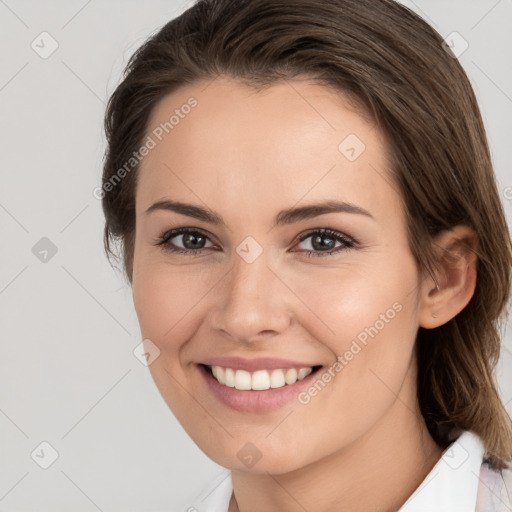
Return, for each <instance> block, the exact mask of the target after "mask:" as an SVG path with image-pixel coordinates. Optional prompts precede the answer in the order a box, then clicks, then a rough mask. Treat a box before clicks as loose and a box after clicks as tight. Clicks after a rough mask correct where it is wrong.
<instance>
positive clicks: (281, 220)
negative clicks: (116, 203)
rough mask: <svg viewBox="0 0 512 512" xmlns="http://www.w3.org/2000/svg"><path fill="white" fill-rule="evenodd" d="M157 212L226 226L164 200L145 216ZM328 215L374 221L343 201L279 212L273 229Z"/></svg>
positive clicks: (206, 212) (204, 212)
mask: <svg viewBox="0 0 512 512" xmlns="http://www.w3.org/2000/svg"><path fill="white" fill-rule="evenodd" d="M157 210H165V211H172V212H175V213H179V214H181V215H186V216H187V217H192V218H194V219H198V220H202V221H204V222H208V223H210V224H214V225H222V226H226V223H225V222H224V220H223V219H222V217H221V216H220V215H218V214H217V213H215V212H213V211H212V210H210V209H209V208H203V207H202V206H196V205H193V204H188V203H182V202H179V201H171V200H169V199H164V200H161V201H157V202H156V203H154V204H152V205H151V206H150V207H149V208H148V209H147V210H146V212H145V214H146V215H147V214H149V213H151V212H154V211H157ZM328 213H351V214H357V215H364V216H366V217H369V218H371V219H374V217H373V215H372V214H371V213H370V212H369V211H367V210H365V209H363V208H361V207H360V206H357V205H354V204H351V203H347V202H345V201H326V202H324V203H317V204H311V205H306V206H299V207H293V208H287V209H285V210H281V211H280V212H279V213H278V214H277V215H276V217H275V219H274V226H273V227H277V226H283V225H288V224H294V223H296V222H299V221H301V220H306V219H311V218H315V217H318V216H320V215H325V214H328ZM374 220H375V219H374Z"/></svg>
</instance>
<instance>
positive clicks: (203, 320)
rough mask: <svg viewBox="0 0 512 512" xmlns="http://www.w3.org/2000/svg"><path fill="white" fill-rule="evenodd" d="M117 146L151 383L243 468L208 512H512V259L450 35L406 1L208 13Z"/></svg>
mask: <svg viewBox="0 0 512 512" xmlns="http://www.w3.org/2000/svg"><path fill="white" fill-rule="evenodd" d="M105 128H106V134H107V142H108V148H107V153H106V158H105V163H104V174H103V186H102V196H103V198H102V201H103V209H104V213H105V217H106V225H105V247H106V250H107V254H109V255H112V256H115V252H113V251H112V246H111V244H112V243H113V242H116V241H119V242H120V244H121V249H122V258H123V266H124V271H125V275H126V277H127V279H128V281H129V283H130V285H131V286H132V289H133V298H134V304H135V309H136V312H137V316H138V320H139V323H140V327H141V333H142V336H143V338H144V344H145V349H146V354H147V358H148V363H149V368H150V371H151V374H152V376H153V378H154V380H155V383H156V385H157V386H158V388H159V390H160V393H161V394H162V397H163V398H164V400H165V401H166V403H167V404H168V405H169V407H170V409H171V410H172V411H173V413H174V414H175V416H176V417H177V419H178V420H179V421H180V423H181V425H182V426H183V427H184V429H185V430H186V431H187V432H188V434H189V435H190V436H191V438H192V439H193V440H194V442H195V443H196V444H197V445H198V446H199V447H200V448H201V450H203V452H204V453H205V454H206V455H208V456H209V457H210V458H211V459H213V460H214V461H215V462H217V463H218V464H220V465H222V466H224V467H226V468H228V469H229V470H231V471H230V473H229V474H228V478H226V479H225V480H224V481H223V482H222V483H221V484H220V485H219V486H217V487H216V488H215V489H214V490H211V489H209V490H208V491H207V494H208V496H207V497H204V498H203V499H201V500H200V501H199V503H197V504H194V505H191V506H190V507H189V509H188V510H201V511H202V510H209V511H218V512H226V511H229V512H232V511H240V512H254V511H259V510H265V511H295V510H310V511H312V510H314V511H315V512H324V511H332V510H349V511H351V512H358V511H368V510H371V511H374V512H387V511H396V510H400V511H401V512H411V511H416V512H418V511H432V510H436V511H442V510H443V511H444V510H446V511H450V512H453V511H454V510H461V511H462V510H464V511H466V510H467V511H474V510H478V511H483V510H485V511H497V510H510V507H511V504H510V501H509V498H508V497H507V489H506V484H505V482H506V481H507V479H510V470H509V469H508V466H509V464H510V461H511V459H512V428H511V424H510V418H509V417H508V415H507V413H506V411H505V409H504V407H503V404H502V402H501V400H500V397H499V395H498V392H497V388H496V383H495V377H494V368H495V365H496V362H497V360H498V356H499V348H500V339H499V321H500V320H501V319H502V316H503V314H504V312H505V310H506V306H507V301H508V298H509V293H510V275H511V274H510V270H511V262H512V250H511V246H512V244H511V240H510V236H509V232H508V227H507V225H506V221H505V217H504V212H503V209H502V206H501V204H500V198H499V194H498V192H497V188H496V183H495V177H494V173H493V169H492V164H491V160H490V155H489V149H488V144H487V140H486V135H485V130H484V126H483V123H482V119H481V116H480V112H479V108H478V105H477V102H476V99H475V96H474V93H473V90H472V88H471V85H470V83H469V81H468V78H467V76H466V74H465V72H464V70H463V69H462V67H461V65H460V64H459V62H458V61H457V59H456V58H455V56H454V54H453V53H452V52H451V51H450V49H449V47H447V45H446V44H444V42H443V40H442V38H441V37H440V36H439V34H438V33H437V32H435V31H434V30H433V29H432V28H431V27H430V26H429V25H428V24H426V23H425V22H424V21H423V20H422V19H421V18H419V17H418V16H417V15H415V14H414V13H413V12H411V11H410V10H408V9H407V8H405V7H403V6H401V5H399V4H397V3H395V2H393V1H390V0H381V1H379V2H376V1H374V0H372V1H370V0H327V1H322V2H317V1H312V0H298V1H294V2H287V1H284V0H277V1H276V0H257V1H254V0H251V1H249V0H236V1H233V0H202V1H199V2H198V3H196V4H195V5H194V6H192V7H191V8H190V9H189V10H187V11H186V12H185V13H184V14H182V15H181V16H179V17H178V18H176V19H174V20H172V21H170V22H169V23H168V24H167V25H165V26H164V27H163V28H162V29H161V30H160V31H159V32H158V33H156V34H155V35H154V36H152V37H151V38H150V39H149V40H148V41H147V42H146V43H145V44H144V45H143V46H142V47H141V48H139V50H138V51H137V52H136V53H135V54H134V55H133V56H132V58H131V59H130V62H129V63H128V66H127V69H126V73H125V76H124V78H123V81H122V83H121V84H120V85H119V86H118V87H117V89H116V90H115V91H114V93H113V95H112V97H111V98H110V101H109V104H108V108H107V112H106V118H105ZM509 485H510V484H509ZM369 491H370V492H369ZM509 492H510V491H509Z"/></svg>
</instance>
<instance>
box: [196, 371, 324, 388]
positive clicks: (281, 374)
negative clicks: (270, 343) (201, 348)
mask: <svg viewBox="0 0 512 512" xmlns="http://www.w3.org/2000/svg"><path fill="white" fill-rule="evenodd" d="M201 366H203V367H204V368H205V369H206V371H207V372H208V374H209V375H210V376H211V377H212V378H214V379H215V380H216V381H217V382H218V383H219V384H221V385H223V386H226V387H229V388H234V389H237V390H240V391H264V390H268V389H276V388H282V387H285V386H291V385H293V384H295V383H296V382H297V381H299V380H302V379H304V378H306V377H307V376H308V375H309V374H311V373H315V372H317V371H318V370H319V369H320V368H322V366H310V367H303V368H282V369H272V370H257V371H255V372H248V371H246V370H237V369H233V368H224V367H222V366H209V365H201Z"/></svg>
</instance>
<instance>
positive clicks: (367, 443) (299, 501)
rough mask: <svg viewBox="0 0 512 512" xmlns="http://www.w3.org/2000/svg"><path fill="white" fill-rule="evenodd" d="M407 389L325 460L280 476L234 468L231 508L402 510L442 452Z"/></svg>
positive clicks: (246, 511) (233, 511) (234, 511)
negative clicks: (384, 411)
mask: <svg viewBox="0 0 512 512" xmlns="http://www.w3.org/2000/svg"><path fill="white" fill-rule="evenodd" d="M414 373H415V372H413V373H412V374H411V375H409V376H408V377H409V378H411V379H415V375H414ZM407 389H408V390H409V391H407ZM402 390H405V391H403V392H401V393H400V394H399V395H398V396H397V398H396V400H395V402H394V404H393V406H392V407H391V408H390V409H389V410H388V412H387V413H386V415H385V416H384V417H382V418H381V419H380V421H379V422H378V423H377V424H375V425H374V426H373V427H372V429H371V430H369V431H368V432H366V433H364V434H363V435H362V436H361V437H359V438H358V439H357V440H356V441H354V442H353V443H351V444H350V445H348V446H345V447H343V448H342V449H340V450H338V451H336V452H334V453H332V454H330V455H329V456H328V457H326V458H323V459H320V460H318V461H315V462H313V463H311V464H309V465H307V466H305V467H301V468H299V469H297V470H294V471H292V472H288V473H284V474H278V475H271V474H268V473H267V474H251V473H243V472H240V471H233V472H232V481H233V489H234V496H233V497H232V500H231V503H230V508H229V512H257V511H260V510H266V511H267V512H292V511H297V510H315V512H328V511H332V510H338V509H339V507H340V504H343V509H344V510H350V511H351V512H367V511H368V510H372V511H373V512H393V511H396V510H398V509H399V508H400V507H401V506H402V505H403V504H404V503H405V501H407V499H408V498H409V496H410V495H411V494H412V493H413V492H414V491H415V490H416V488H417V487H418V486H419V485H420V484H421V482H422V481H423V480H424V479H425V477H426V476H427V475H428V473H429V472H430V471H431V469H432V468H433V467H434V465H435V464H436V462H437V461H438V460H439V458H440V457H441V454H442V448H441V447H439V446H438V445H437V444H436V443H435V442H434V440H433V439H432V437H431V436H430V434H429V432H428V430H427V427H426V425H425V423H424V420H423V418H422V416H421V413H420V411H419V406H418V403H417V398H416V395H415V390H416V387H415V386H403V387H402ZM407 395H408V396H407Z"/></svg>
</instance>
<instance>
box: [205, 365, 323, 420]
mask: <svg viewBox="0 0 512 512" xmlns="http://www.w3.org/2000/svg"><path fill="white" fill-rule="evenodd" d="M197 366H198V369H199V372H200V373H201V375H202V376H203V378H204V379H205V381H206V384H207V385H208V387H209V389H210V391H212V393H213V394H214V395H215V396H216V397H217V398H218V399H219V400H220V401H221V402H222V403H223V404H224V405H227V406H228V407H231V408H232V409H235V410H236V411H240V412H268V411H273V410H275V409H279V408H280V407H282V406H283V405H285V404H286V403H288V402H290V401H291V400H293V399H294V398H296V397H297V395H298V394H299V393H300V392H301V391H302V390H303V389H304V388H306V387H308V385H309V384H310V381H311V380H312V379H316V377H317V375H316V374H317V373H318V372H321V371H322V369H321V368H320V369H319V370H317V371H315V372H312V373H310V374H309V375H307V376H306V377H305V378H304V379H302V380H298V381H297V382H295V383H294V384H286V385H284V386H283V387H281V388H270V389H265V390H262V391H258V390H253V389H250V390H240V389H236V388H230V387H229V386H224V385H223V384H221V383H220V382H219V381H218V380H217V379H215V378H214V377H213V376H212V375H210V373H209V371H208V370H207V369H206V367H205V366H203V365H197Z"/></svg>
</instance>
